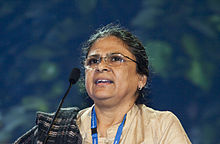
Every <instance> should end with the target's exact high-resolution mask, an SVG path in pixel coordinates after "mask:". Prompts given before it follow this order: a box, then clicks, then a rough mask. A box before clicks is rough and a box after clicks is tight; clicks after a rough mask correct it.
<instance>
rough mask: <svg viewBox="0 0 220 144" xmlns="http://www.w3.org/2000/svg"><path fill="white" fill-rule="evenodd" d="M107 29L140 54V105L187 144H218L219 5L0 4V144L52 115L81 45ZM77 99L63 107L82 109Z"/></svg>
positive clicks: (10, 0)
mask: <svg viewBox="0 0 220 144" xmlns="http://www.w3.org/2000/svg"><path fill="white" fill-rule="evenodd" d="M110 22H116V23H120V24H121V25H122V26H125V27H126V28H128V29H129V30H130V31H132V32H133V33H135V35H137V36H138V37H139V39H140V40H141V41H142V42H143V44H144V45H145V47H146V51H147V53H148V55H149V57H150V62H151V67H152V75H153V76H152V83H151V94H150V95H149V96H148V101H149V103H148V104H147V105H148V106H151V107H153V108H154V109H158V110H170V111H172V112H173V113H174V114H175V115H177V117H178V118H179V119H180V121H181V123H182V124H183V127H184V128H185V130H186V132H187V134H188V136H189V137H190V139H191V141H192V143H194V144H217V143H218V144H220V139H219V137H220V132H219V129H220V112H219V109H220V98H219V96H220V90H219V82H220V76H219V62H220V49H219V45H220V33H219V32H220V1H219V0H176V1H174V0H136V1H134V0H47V1H46V0H36V1H34V0H33V1H30V0H1V1H0V98H1V99H0V143H1V144H4V143H11V142H13V141H14V140H15V139H16V138H18V137H19V136H21V135H22V134H23V133H24V132H26V131H27V130H28V129H30V128H31V127H33V126H34V124H35V113H36V111H39V110H40V111H45V112H53V111H55V110H56V107H57V105H58V103H59V100H60V99H61V97H62V96H63V94H64V92H65V90H66V88H67V87H68V77H69V73H70V71H71V69H72V68H73V67H80V56H81V46H82V43H83V42H84V41H85V40H87V39H88V37H89V35H90V34H92V33H93V32H94V30H95V29H96V28H99V27H100V26H103V25H106V24H108V23H110ZM81 93H82V87H81V85H80V84H78V85H76V86H74V88H73V89H72V90H71V94H70V95H69V96H68V97H67V99H66V101H65V104H64V107H68V106H78V107H81V108H82V107H83V106H85V105H83V101H84V97H83V96H82V94H81Z"/></svg>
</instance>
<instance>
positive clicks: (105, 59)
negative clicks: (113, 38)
mask: <svg viewBox="0 0 220 144" xmlns="http://www.w3.org/2000/svg"><path fill="white" fill-rule="evenodd" d="M114 54H118V55H121V57H122V58H123V57H125V58H127V59H129V60H131V61H132V62H135V63H136V64H138V62H137V61H135V60H133V59H132V58H130V57H128V56H126V55H124V54H122V53H110V54H107V56H102V57H101V56H100V55H91V56H89V57H95V56H97V57H98V58H97V59H98V61H99V62H98V63H97V65H98V64H100V63H101V62H102V59H104V61H105V62H106V63H107V64H108V65H109V62H107V59H108V58H109V57H110V56H111V55H114ZM87 60H88V58H86V59H85V61H84V67H85V68H86V69H87V68H88V67H89V68H92V67H91V66H89V65H87V66H86V65H85V64H86V61H87ZM125 62H126V61H125ZM121 63H124V62H121ZM109 66H111V65H109ZM92 69H94V68H92Z"/></svg>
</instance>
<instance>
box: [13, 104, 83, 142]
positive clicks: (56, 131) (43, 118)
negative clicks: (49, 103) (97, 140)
mask: <svg viewBox="0 0 220 144" xmlns="http://www.w3.org/2000/svg"><path fill="white" fill-rule="evenodd" d="M78 111H79V109H78V108H76V107H72V108H63V109H61V110H60V112H59V113H58V115H57V118H56V120H55V123H54V125H53V126H52V128H51V131H50V133H49V138H48V142H47V144H73V143H74V144H81V142H82V139H81V135H80V132H79V129H78V127H77V125H76V116H77V113H78ZM53 116H54V113H52V114H50V113H43V112H37V119H36V126H34V127H33V128H32V129H31V130H29V131H28V132H27V133H25V134H24V135H23V136H21V137H20V138H18V139H17V140H16V141H15V142H14V143H15V144H42V143H43V141H44V139H45V138H46V133H47V130H48V129H49V127H50V124H51V121H52V119H53Z"/></svg>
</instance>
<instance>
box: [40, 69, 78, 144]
mask: <svg viewBox="0 0 220 144" xmlns="http://www.w3.org/2000/svg"><path fill="white" fill-rule="evenodd" d="M79 77H80V70H79V69H78V68H73V69H72V72H71V73H70V76H69V82H70V84H69V87H68V89H67V91H66V93H65V94H64V96H63V98H62V99H61V101H60V103H59V106H58V108H57V110H56V113H55V114H54V117H53V120H52V122H51V124H50V127H49V129H48V130H47V136H46V138H45V140H44V143H43V144H46V143H47V141H48V138H49V133H50V130H51V128H52V126H53V124H54V121H55V119H56V117H57V115H58V113H59V111H60V108H61V107H62V105H63V102H64V99H65V98H66V96H67V94H68V93H69V91H70V88H71V87H72V85H73V84H75V83H76V82H77V81H78V80H79Z"/></svg>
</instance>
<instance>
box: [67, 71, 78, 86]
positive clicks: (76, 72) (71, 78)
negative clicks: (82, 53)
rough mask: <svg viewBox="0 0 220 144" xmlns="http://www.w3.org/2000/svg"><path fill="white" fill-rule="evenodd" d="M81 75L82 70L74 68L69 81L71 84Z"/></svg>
mask: <svg viewBox="0 0 220 144" xmlns="http://www.w3.org/2000/svg"><path fill="white" fill-rule="evenodd" d="M79 77H80V70H79V69H78V68H73V69H72V72H71V73H70V77H69V82H70V83H71V84H75V83H76V82H77V81H78V80H79Z"/></svg>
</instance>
